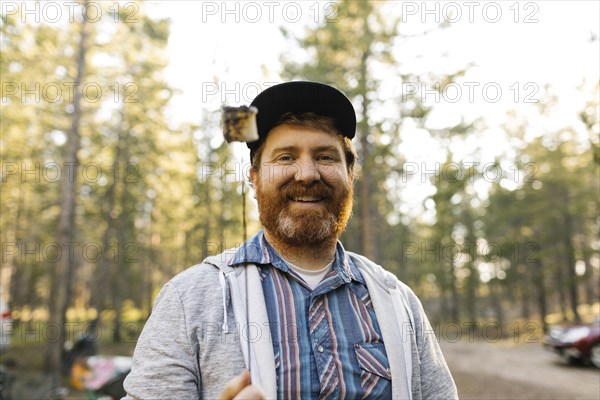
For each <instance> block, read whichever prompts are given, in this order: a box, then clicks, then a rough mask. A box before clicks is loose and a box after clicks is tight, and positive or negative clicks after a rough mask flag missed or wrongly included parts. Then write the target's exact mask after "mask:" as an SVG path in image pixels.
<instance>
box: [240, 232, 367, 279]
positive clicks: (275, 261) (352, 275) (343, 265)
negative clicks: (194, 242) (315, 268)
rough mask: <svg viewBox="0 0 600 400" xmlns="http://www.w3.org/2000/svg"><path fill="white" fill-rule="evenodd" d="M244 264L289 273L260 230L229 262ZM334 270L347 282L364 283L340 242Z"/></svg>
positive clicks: (337, 246) (336, 251) (336, 252)
mask: <svg viewBox="0 0 600 400" xmlns="http://www.w3.org/2000/svg"><path fill="white" fill-rule="evenodd" d="M244 263H254V264H263V265H264V264H271V265H273V266H274V267H275V268H278V269H280V270H281V271H283V272H287V271H288V269H289V267H288V266H287V264H286V263H285V261H284V260H283V259H282V258H281V256H280V255H279V254H278V253H277V252H276V251H275V249H273V247H271V245H270V244H269V243H268V242H267V239H266V238H265V235H264V230H262V229H261V230H260V231H259V232H258V233H257V234H256V235H254V236H252V237H251V238H250V239H248V240H246V241H245V242H244V243H243V244H242V245H241V246H240V247H239V248H238V249H237V251H236V252H235V255H234V256H233V258H232V259H231V261H230V262H229V265H230V266H231V267H237V266H240V265H242V264H244ZM333 270H334V271H335V272H337V274H338V275H339V277H340V278H341V279H342V280H344V281H345V282H350V281H351V280H355V281H359V282H361V283H364V282H363V279H362V275H361V274H360V272H359V271H358V269H357V267H356V266H355V265H354V263H353V262H352V260H351V259H350V257H349V256H348V254H347V253H346V250H344V246H343V245H342V243H341V242H340V241H339V240H338V242H337V244H336V248H335V259H334V261H333Z"/></svg>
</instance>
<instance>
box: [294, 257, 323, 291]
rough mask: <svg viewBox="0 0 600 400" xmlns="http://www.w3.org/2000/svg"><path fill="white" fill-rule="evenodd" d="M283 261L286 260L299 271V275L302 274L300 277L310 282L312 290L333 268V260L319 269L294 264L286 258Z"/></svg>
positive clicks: (295, 270) (296, 271)
mask: <svg viewBox="0 0 600 400" xmlns="http://www.w3.org/2000/svg"><path fill="white" fill-rule="evenodd" d="M283 261H285V263H286V264H287V265H288V266H289V267H290V268H291V269H292V270H293V271H294V272H295V273H297V274H298V275H300V277H301V278H302V279H304V282H306V283H307V284H308V286H309V287H310V288H311V290H314V288H316V287H317V285H318V284H319V282H321V281H322V280H323V278H324V277H325V275H327V273H328V272H329V271H331V268H332V266H333V260H331V261H330V262H328V263H327V265H325V266H324V267H323V268H321V269H317V270H314V269H304V268H300V267H299V266H297V265H294V264H292V263H291V262H289V261H288V260H285V259H284V260H283Z"/></svg>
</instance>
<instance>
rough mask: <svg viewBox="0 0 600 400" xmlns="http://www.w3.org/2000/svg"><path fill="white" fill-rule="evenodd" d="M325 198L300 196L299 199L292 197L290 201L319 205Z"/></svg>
mask: <svg viewBox="0 0 600 400" xmlns="http://www.w3.org/2000/svg"><path fill="white" fill-rule="evenodd" d="M323 199H324V197H311V196H299V197H290V200H292V201H297V202H299V203H318V202H320V201H322V200H323Z"/></svg>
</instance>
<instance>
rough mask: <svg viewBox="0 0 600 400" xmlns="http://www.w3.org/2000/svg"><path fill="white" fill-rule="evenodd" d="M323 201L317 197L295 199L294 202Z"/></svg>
mask: <svg viewBox="0 0 600 400" xmlns="http://www.w3.org/2000/svg"><path fill="white" fill-rule="evenodd" d="M319 200H321V199H319V198H316V197H294V201H319Z"/></svg>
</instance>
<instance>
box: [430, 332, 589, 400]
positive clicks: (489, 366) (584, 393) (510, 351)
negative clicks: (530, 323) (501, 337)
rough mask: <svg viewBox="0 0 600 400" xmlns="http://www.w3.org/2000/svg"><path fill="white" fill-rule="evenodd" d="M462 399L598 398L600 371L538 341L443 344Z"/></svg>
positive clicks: (579, 399) (559, 399) (545, 399)
mask: <svg viewBox="0 0 600 400" xmlns="http://www.w3.org/2000/svg"><path fill="white" fill-rule="evenodd" d="M440 345H441V346H442V349H443V351H444V356H445V357H446V361H447V362H448V365H449V366H450V370H451V371H452V374H453V376H454V379H455V381H456V385H457V387H458V394H459V396H460V398H461V399H462V400H467V399H497V400H499V399H511V400H525V399H532V400H533V399H535V400H538V399H544V400H550V399H552V400H563V399H574V400H575V399H578V400H600V370H599V369H597V368H593V367H589V366H570V365H567V364H566V363H564V362H562V361H561V360H560V359H559V358H557V357H556V356H555V355H554V354H552V353H550V352H548V351H546V350H544V349H543V348H542V345H541V344H539V343H532V344H523V343H514V342H511V341H508V342H501V343H488V342H472V343H469V342H468V341H459V342H456V343H448V342H442V343H440Z"/></svg>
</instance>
